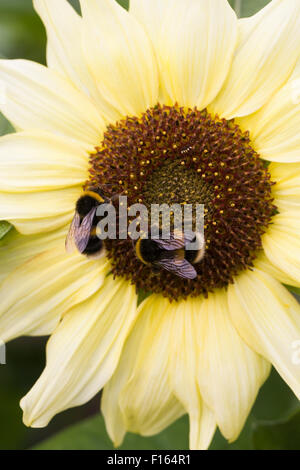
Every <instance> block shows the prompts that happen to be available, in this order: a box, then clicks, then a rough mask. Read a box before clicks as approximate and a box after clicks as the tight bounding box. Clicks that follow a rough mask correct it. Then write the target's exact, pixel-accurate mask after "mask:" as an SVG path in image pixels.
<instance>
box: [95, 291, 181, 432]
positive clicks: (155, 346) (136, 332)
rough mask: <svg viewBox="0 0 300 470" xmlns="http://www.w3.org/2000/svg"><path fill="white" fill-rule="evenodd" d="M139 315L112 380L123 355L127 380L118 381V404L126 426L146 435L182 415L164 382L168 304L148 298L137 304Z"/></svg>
mask: <svg viewBox="0 0 300 470" xmlns="http://www.w3.org/2000/svg"><path fill="white" fill-rule="evenodd" d="M161 312H164V315H159V313H161ZM139 316H140V318H139V320H138V321H137V323H136V324H135V325H134V328H133V331H132V334H131V335H130V338H129V340H128V343H127V344H126V346H125V349H124V356H123V357H122V360H121V363H120V365H119V367H118V370H117V371H116V373H115V377H114V378H113V380H115V381H119V379H118V377H119V372H118V371H119V370H121V369H122V363H123V367H124V366H125V364H124V362H123V361H124V358H126V357H127V358H128V361H126V367H128V375H127V378H126V379H127V380H126V382H125V383H123V384H121V383H120V384H118V385H119V386H120V385H121V389H120V396H119V406H120V409H121V411H122V415H123V418H124V423H125V427H126V429H127V430H129V431H132V432H135V433H139V434H142V435H145V436H149V435H153V434H157V433H158V432H160V431H161V430H163V429H164V428H165V427H167V426H168V425H169V424H171V423H172V422H173V421H174V420H176V419H177V418H178V417H179V416H181V415H182V414H184V409H183V408H182V406H180V404H179V403H178V400H177V399H176V398H175V396H174V394H173V393H172V391H171V389H170V386H169V382H168V356H169V350H170V328H171V317H170V303H169V302H168V301H166V300H165V299H163V298H162V297H159V302H152V299H151V298H150V300H148V301H146V302H144V303H143V304H142V305H141V306H140V308H139ZM125 360H126V359H125ZM122 378H124V376H123V377H122ZM107 393H108V392H107ZM133 396H134V400H132V397H133ZM104 403H105V402H104ZM103 409H104V408H103Z"/></svg>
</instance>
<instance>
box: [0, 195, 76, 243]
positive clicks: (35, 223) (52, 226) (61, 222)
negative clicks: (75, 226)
mask: <svg viewBox="0 0 300 470" xmlns="http://www.w3.org/2000/svg"><path fill="white" fill-rule="evenodd" d="M0 199H1V195H0ZM74 204H75V201H74ZM74 207H75V206H74ZM74 207H73V209H72V210H71V211H70V212H66V213H65V214H62V215H56V216H53V217H45V218H43V217H41V218H38V219H10V223H11V224H12V225H13V226H14V227H15V228H16V229H17V230H18V232H20V233H22V234H23V235H32V234H41V233H47V232H51V231H52V230H57V229H59V228H61V227H64V226H65V225H66V224H69V225H70V224H71V221H72V218H73V217H74Z"/></svg>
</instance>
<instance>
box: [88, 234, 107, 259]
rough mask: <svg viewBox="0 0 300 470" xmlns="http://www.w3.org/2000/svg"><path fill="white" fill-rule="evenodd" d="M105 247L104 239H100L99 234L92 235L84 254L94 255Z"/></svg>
mask: <svg viewBox="0 0 300 470" xmlns="http://www.w3.org/2000/svg"><path fill="white" fill-rule="evenodd" d="M103 248H104V244H103V241H102V240H99V238H98V237H97V236H92V237H90V239H89V242H88V244H87V247H86V249H85V250H84V252H83V254H84V255H86V256H90V255H94V254H96V253H98V252H100V251H101V250H102V249H103Z"/></svg>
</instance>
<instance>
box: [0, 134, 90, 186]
mask: <svg viewBox="0 0 300 470" xmlns="http://www.w3.org/2000/svg"><path fill="white" fill-rule="evenodd" d="M91 150H92V149H91ZM87 179H88V153H87V152H86V151H85V150H84V149H83V148H80V145H77V144H75V143H74V142H73V141H72V140H68V139H66V138H62V137H59V136H55V135H54V134H48V133H41V132H39V133H36V132H21V133H18V134H9V135H6V136H4V137H2V138H1V139H0V190H1V191H8V192H27V191H29V192H30V191H45V190H51V189H59V188H66V187H69V186H76V185H78V184H81V185H83V183H84V182H85V181H86V180H87Z"/></svg>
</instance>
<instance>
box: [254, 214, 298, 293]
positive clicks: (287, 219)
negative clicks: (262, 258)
mask: <svg viewBox="0 0 300 470" xmlns="http://www.w3.org/2000/svg"><path fill="white" fill-rule="evenodd" d="M299 215H300V212H299V211H294V212H292V211H285V212H283V213H282V214H278V215H276V216H275V217H274V218H273V221H272V222H273V223H272V225H271V226H270V228H269V230H268V232H267V233H266V234H265V235H264V236H263V248H264V251H265V254H266V256H267V258H268V259H269V260H270V262H271V263H272V264H273V265H274V266H276V267H277V268H278V269H280V270H281V271H283V272H284V273H286V275H287V276H289V277H290V278H291V279H293V280H294V281H295V282H292V283H291V284H292V285H294V284H295V283H296V284H299V282H300V239H299V231H300V218H299Z"/></svg>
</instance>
